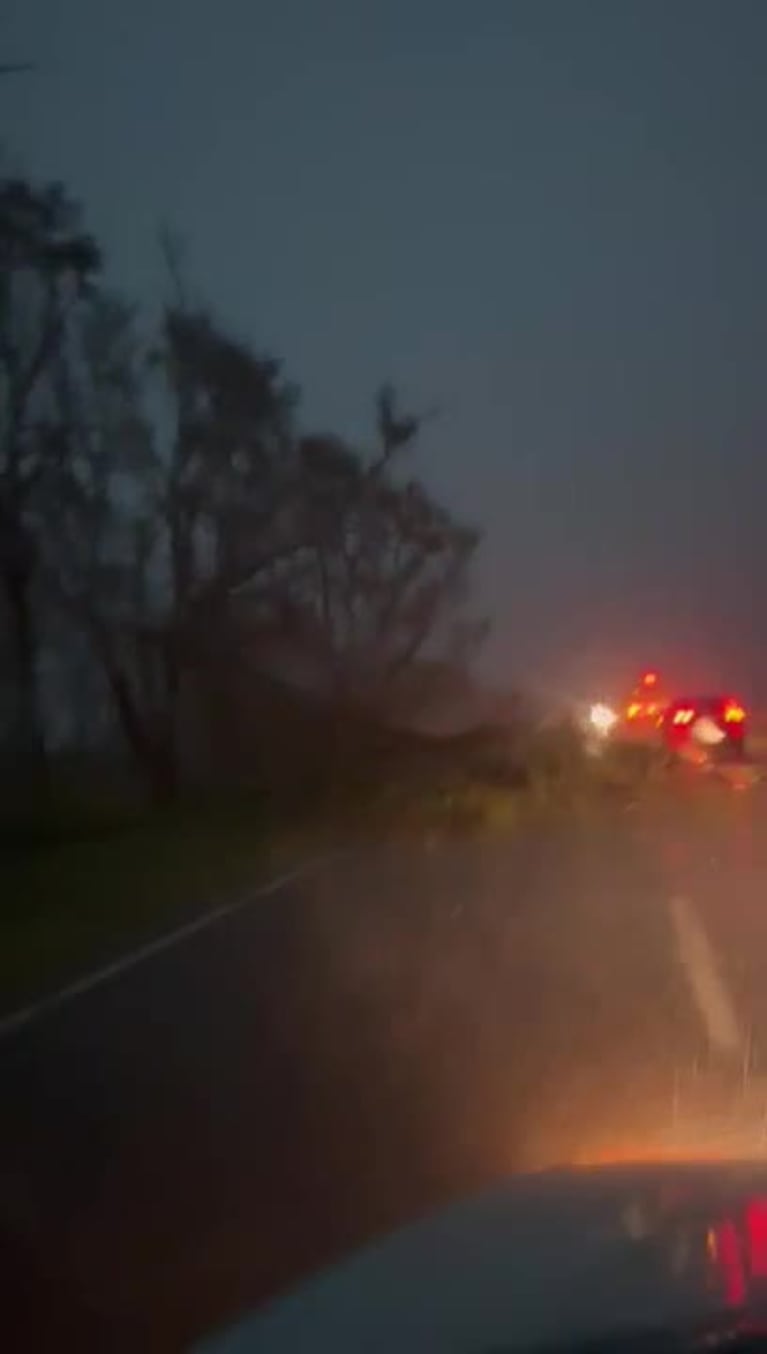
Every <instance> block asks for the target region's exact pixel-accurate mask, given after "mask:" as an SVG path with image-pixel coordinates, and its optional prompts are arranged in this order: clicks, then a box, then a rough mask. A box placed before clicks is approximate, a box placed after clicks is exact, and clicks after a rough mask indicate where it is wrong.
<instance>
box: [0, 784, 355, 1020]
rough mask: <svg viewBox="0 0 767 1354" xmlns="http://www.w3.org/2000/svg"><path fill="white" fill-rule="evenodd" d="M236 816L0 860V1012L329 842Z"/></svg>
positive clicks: (186, 814)
mask: <svg viewBox="0 0 767 1354" xmlns="http://www.w3.org/2000/svg"><path fill="white" fill-rule="evenodd" d="M331 837H332V833H331V831H330V829H329V828H328V827H325V826H323V825H315V826H314V827H310V826H309V825H308V824H307V825H305V826H303V825H301V826H296V827H295V828H293V829H289V828H287V827H282V828H280V829H278V828H276V827H275V826H273V825H267V824H266V823H264V822H263V820H262V819H260V817H259V815H258V814H257V813H253V812H250V813H249V812H248V811H247V810H246V809H245V808H244V807H243V806H238V807H237V808H231V809H229V810H228V811H224V810H217V811H215V812H211V811H210V810H207V811H206V810H203V809H187V810H185V811H176V812H174V813H169V814H163V815H159V816H157V815H156V816H154V817H152V818H151V819H150V818H147V819H146V820H145V821H135V822H132V823H127V824H125V825H122V826H117V825H113V826H112V828H111V830H109V831H108V832H105V833H104V834H103V835H97V836H89V835H88V834H87V833H86V834H84V835H82V836H80V837H78V838H77V839H76V840H66V839H65V840H58V841H57V840H53V841H48V842H45V843H42V844H37V845H35V846H34V847H30V848H28V849H21V850H19V849H16V850H14V851H13V852H12V853H8V852H6V853H4V855H3V857H2V859H0V899H2V902H0V1011H3V1012H7V1011H10V1010H12V1009H14V1008H15V1007H17V1006H18V1005H20V1004H21V1003H23V1002H24V1001H25V1000H29V999H30V998H32V997H35V996H39V995H41V994H44V993H45V992H48V991H51V990H55V988H56V987H57V986H58V985H59V984H60V983H62V982H66V981H69V980H73V979H75V978H77V977H78V976H81V975H82V974H84V973H86V972H88V971H89V970H90V969H92V968H94V967H96V966H98V965H99V964H103V963H108V962H109V961H110V960H112V959H115V958H116V957H117V956H119V955H120V954H122V953H124V952H125V951H127V950H129V949H131V948H132V947H133V946H136V945H140V944H141V943H143V942H146V941H147V940H149V939H151V938H153V937H154V936H157V935H161V934H162V933H163V932H165V931H167V930H169V929H172V928H173V927H174V926H178V925H180V924H183V922H185V921H188V920H190V919H191V918H193V917H195V916H197V915H199V914H200V913H201V912H203V911H205V910H207V909H209V908H212V907H214V906H218V905H220V904H221V903H222V902H226V901H227V899H228V898H231V897H233V896H235V895H236V894H237V893H239V892H240V891H242V890H245V889H250V888H255V887H257V886H258V885H259V884H261V883H264V882H266V881H267V880H268V879H270V878H273V877H274V876H276V875H278V874H279V873H281V872H282V871H284V870H286V869H288V868H290V866H291V865H294V864H297V863H298V862H299V861H300V860H302V859H305V858H308V857H310V856H311V855H312V854H313V853H315V852H317V851H318V850H320V849H321V847H322V845H323V844H324V843H327V842H329V841H330V839H331Z"/></svg>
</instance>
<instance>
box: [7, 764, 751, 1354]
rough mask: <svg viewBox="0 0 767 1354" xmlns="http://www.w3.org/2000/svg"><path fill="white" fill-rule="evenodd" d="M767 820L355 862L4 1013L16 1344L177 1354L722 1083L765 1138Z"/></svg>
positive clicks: (687, 1105) (665, 1128)
mask: <svg viewBox="0 0 767 1354" xmlns="http://www.w3.org/2000/svg"><path fill="white" fill-rule="evenodd" d="M763 824H764V825H767V796H765V793H764V791H763V790H761V789H760V790H756V791H754V792H751V793H748V794H736V793H732V792H728V793H726V794H720V793H714V792H711V791H708V790H706V791H701V792H700V793H699V792H698V790H697V788H696V790H695V791H694V793H692V794H691V795H690V796H689V797H685V799H684V801H683V802H674V803H673V804H668V803H667V804H664V805H662V806H661V805H654V806H653V807H651V808H648V809H645V810H634V811H633V812H625V813H621V814H616V815H613V816H611V817H610V818H609V819H597V818H591V819H589V820H587V821H583V822H580V823H569V824H560V825H559V826H557V827H556V828H555V827H551V826H549V827H548V828H547V829H545V830H544V829H539V830H537V831H535V832H532V831H531V832H529V833H527V834H525V835H524V836H522V835H520V836H518V837H516V838H514V839H512V840H510V841H506V842H499V841H495V842H491V843H487V842H483V843H479V842H463V843H453V844H450V845H443V846H439V847H435V848H432V849H427V848H425V847H416V846H408V847H402V848H399V849H395V848H393V847H388V848H385V849H384V848H381V849H378V850H373V849H368V850H365V851H360V852H356V853H355V852H350V853H349V854H348V855H346V856H345V857H343V858H342V859H339V860H336V861H335V862H333V863H332V864H329V865H326V866H325V867H323V868H321V869H320V870H319V871H318V872H316V873H315V874H314V875H311V876H308V877H306V878H304V879H302V880H300V881H298V882H294V883H292V884H290V885H288V886H286V887H285V888H283V889H281V890H278V891H277V892H276V893H274V894H272V895H271V896H270V897H268V898H262V899H260V900H259V901H257V902H255V903H254V904H253V905H252V906H251V907H249V908H246V909H244V910H242V911H239V912H237V913H235V914H233V915H232V916H230V917H228V918H224V919H222V920H220V921H219V922H218V923H217V924H216V925H214V926H211V927H209V928H208V929H205V930H201V931H198V932H197V933H196V934H194V935H191V936H187V937H185V938H183V939H181V940H179V942H178V944H175V945H172V946H170V947H168V948H167V949H165V950H164V951H162V952H160V953H157V954H155V955H154V956H152V957H149V958H147V959H145V960H144V961H143V962H141V963H139V964H137V965H135V966H134V967H131V968H129V969H128V970H126V971H125V972H124V973H123V974H122V975H117V976H113V977H112V978H111V979H110V980H109V981H107V982H104V983H103V984H100V985H98V986H96V987H95V988H93V989H92V990H91V991H90V992H86V993H82V994H80V995H78V996H75V997H73V998H72V999H71V1000H69V1001H66V1002H64V1003H62V1004H61V1005H60V1006H59V1007H58V1008H57V1009H54V1010H49V1011H47V1012H42V1013H41V1014H40V1016H39V1018H38V1019H33V1020H31V1021H30V1022H28V1023H27V1024H25V1025H23V1026H21V1027H19V1028H18V1029H16V1030H12V1031H10V1032H8V1033H6V1035H5V1036H4V1037H3V1038H2V1039H0V1087H2V1116H1V1117H0V1228H1V1229H2V1231H1V1234H0V1245H2V1253H3V1270H4V1281H5V1282H7V1283H8V1285H9V1290H10V1291H9V1294H8V1300H7V1301H4V1303H3V1311H4V1321H5V1322H6V1337H7V1335H8V1322H9V1321H10V1322H11V1324H12V1325H13V1328H14V1337H13V1339H12V1341H11V1344H10V1345H7V1347H9V1348H16V1347H18V1348H20V1349H24V1350H25V1351H26V1350H35V1349H47V1348H50V1347H52V1345H53V1342H54V1341H57V1342H58V1343H60V1344H61V1345H63V1346H66V1347H77V1348H78V1349H79V1350H89V1349H93V1350H99V1351H104V1350H123V1349H125V1350H127V1349H131V1350H135V1349H141V1350H142V1351H154V1350H158V1351H159V1350H163V1351H166V1350H174V1349H179V1348H183V1347H185V1345H187V1344H188V1343H189V1342H190V1341H191V1340H192V1339H193V1338H194V1337H195V1336H196V1335H199V1334H200V1333H201V1332H203V1331H205V1330H208V1329H209V1328H210V1327H211V1326H213V1325H215V1324H217V1323H219V1322H221V1321H222V1320H227V1319H230V1318H232V1317H233V1316H235V1315H236V1314H238V1313H239V1312H241V1311H242V1309H243V1308H245V1307H247V1306H249V1305H251V1304H254V1303H256V1302H259V1301H262V1300H264V1299H265V1298H267V1297H268V1296H270V1295H271V1294H273V1293H275V1292H276V1291H278V1290H279V1289H280V1288H282V1287H284V1286H285V1285H287V1284H289V1283H291V1282H293V1281H295V1280H296V1279H298V1278H300V1277H301V1276H302V1275H303V1274H305V1273H307V1272H308V1271H310V1270H312V1269H314V1268H316V1267H318V1266H319V1265H321V1264H324V1263H327V1262H329V1261H331V1260H333V1259H334V1258H335V1257H336V1256H338V1255H340V1254H342V1253H344V1252H345V1251H347V1250H348V1249H350V1248H351V1247H353V1246H356V1245H357V1244H359V1243H360V1242H361V1241H362V1240H364V1239H365V1238H367V1237H369V1236H371V1235H375V1234H376V1233H380V1232H381V1231H382V1230H383V1229H386V1228H389V1227H392V1226H394V1225H396V1224H398V1223H400V1222H403V1221H405V1220H407V1219H410V1218H412V1217H414V1216H416V1215H417V1214H419V1213H422V1212H424V1211H426V1210H428V1209H430V1208H432V1207H434V1206H436V1205H438V1204H440V1203H443V1202H447V1201H448V1200H451V1199H453V1198H455V1197H456V1196H458V1195H461V1194H464V1193H466V1192H468V1191H470V1190H473V1189H475V1188H478V1187H480V1186H483V1185H486V1184H487V1183H489V1182H491V1181H493V1180H495V1179H498V1178H499V1177H502V1176H504V1175H506V1174H508V1173H509V1172H510V1171H516V1170H525V1169H535V1168H537V1167H540V1166H544V1165H547V1164H551V1163H554V1162H566V1161H578V1160H595V1159H598V1160H602V1159H610V1158H611V1157H614V1156H621V1155H632V1154H635V1153H640V1154H641V1153H643V1152H645V1151H647V1152H650V1151H651V1150H653V1151H654V1150H656V1149H657V1148H658V1144H659V1143H665V1142H667V1141H668V1142H670V1141H672V1139H673V1140H674V1141H676V1140H677V1139H679V1138H680V1135H681V1137H682V1138H684V1135H685V1134H687V1135H688V1137H689V1138H690V1146H691V1149H692V1150H694V1149H695V1147H696V1145H699V1143H696V1141H695V1140H694V1139H695V1134H696V1133H698V1132H699V1123H700V1114H701V1109H700V1105H705V1106H708V1109H710V1107H711V1103H712V1101H711V1097H712V1095H713V1096H714V1099H715V1100H716V1112H717V1113H719V1111H720V1110H723V1111H726V1113H727V1115H729V1120H728V1123H727V1124H725V1125H724V1128H722V1129H721V1131H722V1132H725V1131H728V1132H729V1131H730V1120H731V1121H732V1125H735V1121H736V1119H737V1118H738V1116H740V1118H741V1119H742V1118H743V1117H744V1115H745V1116H746V1117H748V1116H749V1115H750V1116H751V1118H750V1119H749V1132H751V1134H752V1137H753V1136H754V1133H755V1132H756V1130H755V1129H753V1125H752V1122H751V1121H752V1119H753V1116H754V1114H756V1113H757V1110H758V1105H757V1102H758V1101H759V1097H760V1096H761V1089H760V1088H761V1084H762V1083H761V1064H762V1058H764V1059H765V1068H766V1069H767V984H765V983H764V982H763V981H762V978H763V970H764V967H765V964H766V963H767V831H765V829H764V827H763ZM680 899H682V900H684V901H683V902H682V903H680V902H679V900H680ZM701 937H702V939H701ZM712 975H713V976H712ZM693 1083H694V1084H693ZM712 1085H715V1086H716V1090H715V1092H711V1089H710V1088H711V1086H712ZM691 1087H692V1089H691ZM739 1087H742V1088H746V1087H747V1088H748V1092H749V1095H750V1096H751V1099H750V1100H749V1102H748V1106H747V1107H745V1098H744V1097H745V1090H744V1091H743V1095H742V1096H741V1099H740V1100H739V1099H738V1096H739V1089H738V1088H739ZM701 1088H703V1090H704V1092H705V1094H703V1093H702V1099H700V1097H698V1100H700V1104H699V1103H698V1100H696V1096H698V1092H699V1091H701ZM706 1096H708V1100H706ZM752 1102H753V1103H752ZM764 1102H765V1105H766V1106H767V1094H766V1095H765V1096H764ZM680 1106H681V1108H680ZM693 1106H697V1108H691V1107H693ZM696 1115H697V1116H698V1118H697V1119H696V1117H695V1116H696ZM736 1126H737V1125H736ZM720 1127H721V1126H720ZM734 1131H735V1130H734V1127H733V1132H734ZM674 1134H676V1135H677V1136H676V1139H674ZM732 1140H733V1141H735V1138H734V1137H733V1139H732ZM13 1340H15V1341H16V1343H14V1342H13Z"/></svg>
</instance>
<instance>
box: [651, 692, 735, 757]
mask: <svg viewBox="0 0 767 1354" xmlns="http://www.w3.org/2000/svg"><path fill="white" fill-rule="evenodd" d="M660 729H661V734H662V737H663V741H664V743H665V745H666V748H667V749H668V751H669V752H670V753H672V754H673V755H674V756H676V757H679V758H681V759H682V760H684V761H689V762H692V763H694V764H697V765H710V764H712V763H717V762H727V761H735V760H741V759H742V758H743V757H744V756H745V752H746V734H747V730H748V714H747V711H746V708H745V706H744V705H743V703H742V702H741V701H740V700H738V699H737V698H736V697H734V696H680V697H678V698H677V699H676V700H673V701H671V703H670V704H669V705H668V706H667V707H666V709H665V711H664V713H663V718H662V721H661V725H660Z"/></svg>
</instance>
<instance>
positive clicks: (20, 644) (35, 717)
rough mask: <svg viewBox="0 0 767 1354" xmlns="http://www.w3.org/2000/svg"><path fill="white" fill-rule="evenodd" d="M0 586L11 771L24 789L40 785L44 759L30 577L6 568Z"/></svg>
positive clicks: (43, 780) (42, 777) (36, 645)
mask: <svg viewBox="0 0 767 1354" xmlns="http://www.w3.org/2000/svg"><path fill="white" fill-rule="evenodd" d="M3 585H4V591H5V595H6V599H7V603H8V617H9V629H10V636H11V645H10V648H11V671H12V683H13V686H12V701H13V707H12V708H13V713H12V719H13V724H12V732H11V748H12V768H13V774H14V777H15V778H16V779H17V783H18V784H20V785H23V786H26V787H27V788H28V789H33V788H41V787H42V786H43V784H44V782H45V769H46V759H45V739H44V736H43V728H42V716H41V711H40V680H39V672H38V640H37V632H36V628H35V620H34V615H33V611H32V600H31V577H30V575H29V574H28V573H27V572H22V571H21V570H11V571H6V573H5V574H4V577H3Z"/></svg>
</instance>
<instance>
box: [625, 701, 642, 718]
mask: <svg viewBox="0 0 767 1354" xmlns="http://www.w3.org/2000/svg"><path fill="white" fill-rule="evenodd" d="M641 713H642V706H641V705H640V703H639V701H632V702H631V704H630V705H629V707H628V709H627V710H626V718H627V719H636V717H637V715H639V714H641Z"/></svg>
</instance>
